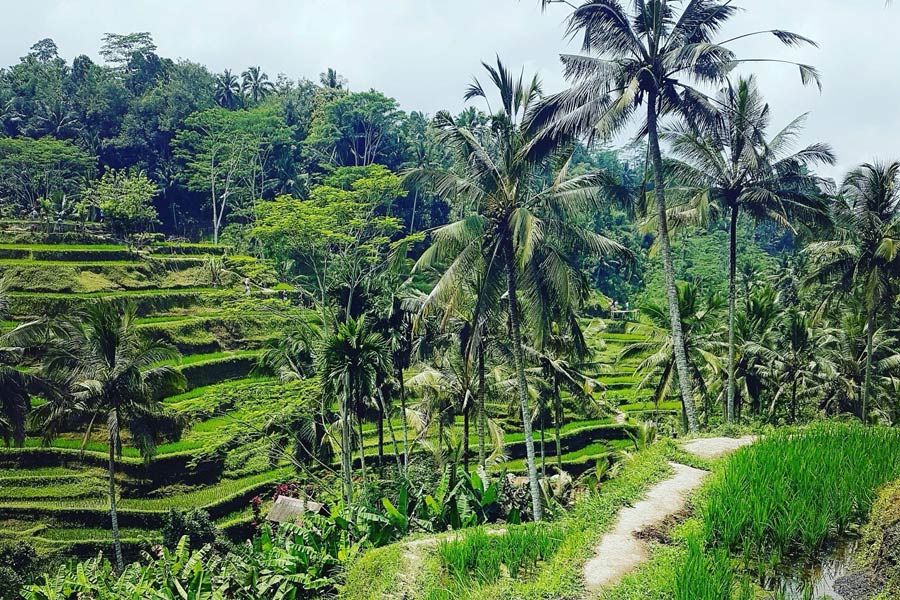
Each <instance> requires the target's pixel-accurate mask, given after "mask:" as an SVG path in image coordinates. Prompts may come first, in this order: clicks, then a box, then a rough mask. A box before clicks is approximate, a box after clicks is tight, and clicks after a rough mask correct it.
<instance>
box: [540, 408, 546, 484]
mask: <svg viewBox="0 0 900 600" xmlns="http://www.w3.org/2000/svg"><path fill="white" fill-rule="evenodd" d="M541 477H542V478H544V479H547V452H546V449H545V446H544V410H543V408H542V409H541Z"/></svg>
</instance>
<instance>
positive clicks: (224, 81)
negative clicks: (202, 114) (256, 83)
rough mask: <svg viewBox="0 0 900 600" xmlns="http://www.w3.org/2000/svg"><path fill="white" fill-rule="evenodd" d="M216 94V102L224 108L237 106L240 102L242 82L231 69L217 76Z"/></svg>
mask: <svg viewBox="0 0 900 600" xmlns="http://www.w3.org/2000/svg"><path fill="white" fill-rule="evenodd" d="M215 95H216V102H217V103H218V104H219V106H221V107H222V108H229V109H232V108H236V107H237V106H238V104H239V103H240V96H241V83H240V81H238V78H237V77H236V76H235V75H234V73H232V72H231V69H225V71H224V72H223V73H222V74H221V75H218V76H217V77H216V93H215Z"/></svg>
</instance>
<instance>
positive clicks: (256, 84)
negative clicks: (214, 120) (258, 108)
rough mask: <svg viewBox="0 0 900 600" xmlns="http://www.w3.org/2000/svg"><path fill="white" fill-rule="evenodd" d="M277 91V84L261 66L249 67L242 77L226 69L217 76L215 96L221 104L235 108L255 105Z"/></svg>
mask: <svg viewBox="0 0 900 600" xmlns="http://www.w3.org/2000/svg"><path fill="white" fill-rule="evenodd" d="M274 91H275V84H274V83H273V82H272V81H270V80H269V76H268V75H267V74H266V73H264V72H263V70H262V69H261V68H260V67H259V66H252V67H247V69H246V70H245V71H244V72H243V73H241V76H240V78H238V76H237V75H235V74H234V73H232V72H231V69H225V71H224V72H222V73H221V74H220V75H218V76H216V90H215V98H216V102H218V103H219V106H221V107H223V108H228V109H235V108H239V107H241V106H246V105H248V104H249V105H250V106H255V105H257V104H259V103H260V102H262V101H263V100H265V99H266V97H268V96H269V95H270V94H272V93H273V92H274Z"/></svg>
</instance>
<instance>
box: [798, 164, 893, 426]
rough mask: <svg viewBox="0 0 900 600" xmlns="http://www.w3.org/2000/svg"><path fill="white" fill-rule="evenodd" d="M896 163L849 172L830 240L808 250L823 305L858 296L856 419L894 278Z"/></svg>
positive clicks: (836, 207) (862, 411)
mask: <svg viewBox="0 0 900 600" xmlns="http://www.w3.org/2000/svg"><path fill="white" fill-rule="evenodd" d="M898 183H900V162H893V163H890V164H882V163H878V162H876V163H874V164H864V165H862V166H861V167H859V168H857V169H854V170H853V171H851V172H850V173H849V174H848V175H847V177H846V178H845V179H844V182H843V184H842V185H841V189H840V194H839V196H838V198H837V199H835V201H834V202H833V204H832V211H831V213H832V220H833V222H834V226H835V229H836V239H833V240H830V241H825V242H817V243H814V244H811V245H810V246H809V247H808V248H807V249H806V252H807V253H808V254H809V255H810V256H811V257H812V259H813V262H814V264H813V266H812V274H811V276H810V281H811V282H817V283H820V284H822V285H823V286H824V290H823V303H824V302H827V301H829V300H831V299H833V298H834V297H835V296H846V295H847V294H849V293H851V292H854V291H857V290H859V291H860V293H861V294H862V298H863V303H864V306H865V311H866V368H865V383H864V384H863V388H862V393H861V400H860V418H861V419H862V420H863V422H866V410H867V406H868V404H869V399H870V395H871V389H872V360H873V342H872V340H873V337H874V335H875V331H876V330H877V329H878V313H879V309H882V310H883V307H884V306H890V305H891V304H892V302H893V295H892V291H893V289H894V287H893V286H894V281H895V279H896V278H897V276H898V275H900V189H898Z"/></svg>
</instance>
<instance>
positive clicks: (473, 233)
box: [418, 61, 624, 520]
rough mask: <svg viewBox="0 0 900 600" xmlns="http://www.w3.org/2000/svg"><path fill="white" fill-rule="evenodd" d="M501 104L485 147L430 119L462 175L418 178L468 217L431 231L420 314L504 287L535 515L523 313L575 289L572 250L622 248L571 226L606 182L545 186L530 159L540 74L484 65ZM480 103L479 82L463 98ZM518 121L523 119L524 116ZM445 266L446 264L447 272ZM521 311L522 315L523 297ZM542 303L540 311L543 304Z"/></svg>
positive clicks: (488, 297) (489, 299)
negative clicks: (468, 293)
mask: <svg viewBox="0 0 900 600" xmlns="http://www.w3.org/2000/svg"><path fill="white" fill-rule="evenodd" d="M485 68H486V69H487V70H488V73H489V74H490V77H491V81H492V82H493V83H494V84H495V86H496V87H497V90H498V92H499V95H500V97H501V99H502V104H501V108H500V109H499V110H498V112H497V113H495V114H493V115H492V116H491V120H492V124H491V131H492V132H495V133H494V135H493V136H492V138H491V139H490V140H489V141H490V145H485V144H482V142H481V141H479V140H478V139H477V138H476V137H475V136H474V135H473V134H472V132H471V131H470V130H469V129H467V128H465V127H463V126H461V125H460V124H458V123H457V122H456V121H455V120H454V119H453V117H451V116H450V115H449V114H447V113H446V112H442V113H439V114H438V116H437V117H436V118H435V123H436V125H437V126H438V127H439V128H440V129H441V131H442V134H441V140H442V142H443V143H445V144H447V145H448V146H449V147H451V148H452V149H453V150H454V151H455V152H456V153H457V157H458V165H459V169H460V171H459V172H458V173H457V172H455V171H438V172H435V173H430V174H429V173H427V172H426V173H420V176H422V177H430V178H431V179H432V181H433V182H434V187H435V191H436V193H438V194H440V195H443V196H445V197H447V198H458V199H459V200H461V201H463V202H464V203H465V204H464V206H465V208H467V209H468V211H467V212H466V213H465V214H464V216H463V217H462V219H460V220H459V221H457V222H455V223H452V224H450V225H446V226H444V227H441V228H438V229H436V230H434V231H433V232H432V245H431V247H430V248H429V249H428V250H427V251H426V252H425V253H424V254H423V255H422V257H421V258H420V259H419V263H418V268H420V269H424V268H428V267H432V266H441V267H443V273H442V275H441V276H440V279H439V280H438V282H437V284H436V285H435V286H434V289H433V290H432V291H431V293H430V294H429V296H428V299H427V300H426V303H425V306H426V308H427V307H428V306H429V305H431V304H435V305H437V306H440V305H442V304H445V303H452V302H454V301H455V300H454V299H455V298H456V297H457V295H458V294H459V293H460V292H461V290H464V289H466V287H465V286H464V285H463V282H465V281H467V280H468V279H469V278H471V277H473V276H476V275H477V276H478V277H480V278H481V279H482V281H483V288H482V297H481V299H479V302H482V303H483V305H484V306H491V305H496V304H499V298H500V295H501V294H502V290H504V289H505V291H506V294H507V304H508V314H509V321H508V323H509V333H510V336H509V337H510V342H511V345H512V353H513V364H514V367H515V372H516V382H517V388H518V395H519V401H520V407H521V412H522V421H523V429H524V431H525V446H526V454H527V462H528V474H529V482H530V489H531V498H532V509H533V511H534V513H533V514H534V517H535V519H536V520H540V519H541V518H542V506H541V496H540V487H539V484H538V477H537V470H536V466H535V458H534V441H533V439H532V433H531V408H530V399H529V397H528V383H527V379H526V375H525V357H524V345H523V343H524V342H523V336H524V333H525V332H526V328H527V326H528V325H530V324H531V323H529V322H526V321H525V320H524V317H525V316H526V315H528V316H529V319H530V310H535V311H538V312H535V313H532V314H539V311H540V310H541V309H542V308H546V309H547V310H552V307H553V306H554V305H555V303H556V302H557V301H560V300H562V301H563V302H562V303H563V304H565V303H567V302H566V300H567V299H568V298H569V297H570V296H571V295H573V294H575V293H576V290H577V289H579V286H578V285H577V283H576V282H578V281H580V274H579V273H578V272H577V268H574V267H573V264H572V261H571V256H570V255H569V252H570V251H572V250H574V249H576V248H577V249H585V250H587V251H589V252H593V253H596V254H605V253H618V252H624V249H623V248H622V247H621V246H620V245H619V244H617V243H615V242H613V241H612V240H609V239H607V238H605V237H603V236H601V235H598V234H595V233H592V232H589V231H586V230H584V229H582V228H580V227H579V226H578V225H577V224H576V223H575V222H574V216H575V215H578V214H583V213H584V212H585V211H587V210H589V209H590V207H592V206H593V205H594V203H595V201H596V199H597V192H598V188H599V187H600V186H601V185H604V184H606V183H608V179H607V178H606V177H605V175H603V174H599V173H598V174H593V175H585V176H581V177H570V176H569V174H568V171H567V166H568V164H564V166H563V167H562V168H561V169H559V170H558V171H557V172H555V173H554V174H553V176H552V179H550V183H549V184H548V183H547V178H545V172H544V167H545V163H543V162H535V161H533V160H530V159H528V158H527V156H526V154H525V152H524V150H525V149H526V148H527V147H528V145H529V144H530V143H531V141H532V138H531V137H530V135H529V134H528V132H529V130H530V123H529V122H528V120H527V118H528V115H530V114H531V110H532V109H533V107H534V105H535V103H536V102H537V100H538V98H539V95H540V82H539V80H538V79H537V78H533V79H532V80H530V81H526V80H525V79H524V77H520V78H519V79H518V80H516V79H514V78H513V76H512V74H511V73H510V72H509V71H508V70H507V69H506V67H505V66H504V65H503V64H502V63H500V61H498V65H497V67H496V68H494V67H491V66H487V65H486V66H485ZM475 97H484V98H486V97H487V93H486V91H485V89H484V88H483V87H482V86H481V84H480V83H478V82H477V81H476V83H475V84H474V85H473V86H472V88H470V90H469V91H468V93H467V98H475ZM523 119H524V120H523ZM444 265H446V266H445V267H444ZM531 298H534V299H535V301H534V302H530V303H529V302H528V301H527V300H526V304H527V308H526V310H524V311H523V307H522V304H521V303H522V301H523V300H522V299H531ZM544 303H546V306H545V305H544Z"/></svg>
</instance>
